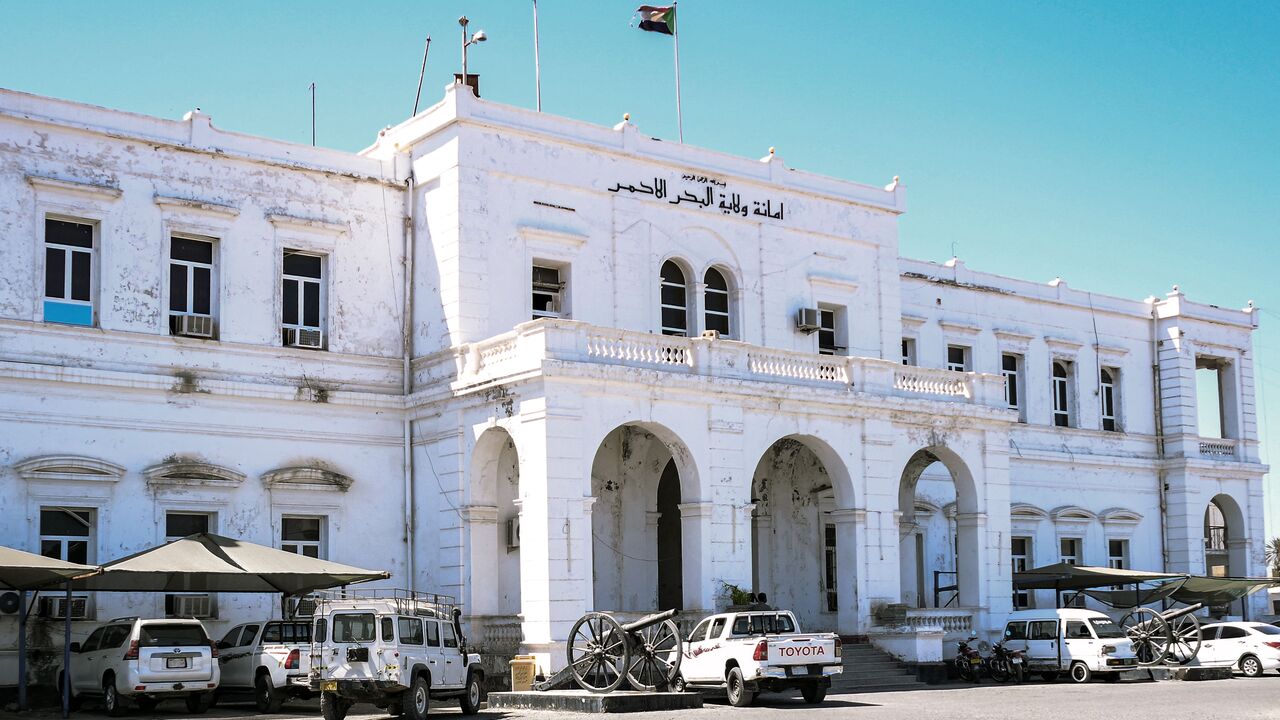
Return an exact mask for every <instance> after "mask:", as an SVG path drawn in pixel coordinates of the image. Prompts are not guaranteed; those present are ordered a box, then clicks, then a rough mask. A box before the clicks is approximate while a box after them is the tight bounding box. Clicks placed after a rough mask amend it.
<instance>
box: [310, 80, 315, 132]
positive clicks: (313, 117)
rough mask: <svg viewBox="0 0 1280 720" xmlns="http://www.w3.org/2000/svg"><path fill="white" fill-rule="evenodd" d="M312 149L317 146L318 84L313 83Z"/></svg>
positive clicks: (311, 88)
mask: <svg viewBox="0 0 1280 720" xmlns="http://www.w3.org/2000/svg"><path fill="white" fill-rule="evenodd" d="M310 90H311V147H315V145H316V84H315V83H314V82H313V83H311V87H310Z"/></svg>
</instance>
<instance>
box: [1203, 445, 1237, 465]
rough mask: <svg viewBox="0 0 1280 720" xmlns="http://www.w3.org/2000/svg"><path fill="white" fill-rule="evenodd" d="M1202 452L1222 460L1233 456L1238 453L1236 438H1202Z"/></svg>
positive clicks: (1204, 454)
mask: <svg viewBox="0 0 1280 720" xmlns="http://www.w3.org/2000/svg"><path fill="white" fill-rule="evenodd" d="M1200 454H1201V455H1203V456H1205V457H1209V458H1216V459H1221V460H1225V459H1228V458H1233V457H1235V455H1236V443H1235V441H1234V440H1201V441H1200Z"/></svg>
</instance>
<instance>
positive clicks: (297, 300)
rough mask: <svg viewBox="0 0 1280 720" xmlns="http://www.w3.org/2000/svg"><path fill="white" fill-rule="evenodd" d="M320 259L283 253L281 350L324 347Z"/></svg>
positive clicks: (297, 253)
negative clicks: (282, 347)
mask: <svg viewBox="0 0 1280 720" xmlns="http://www.w3.org/2000/svg"><path fill="white" fill-rule="evenodd" d="M324 265H325V263H324V257H323V256H321V255H315V254H311V253H304V252H299V251H297V250H285V251H284V266H283V267H284V272H283V277H282V280H281V282H282V283H283V284H282V290H281V300H282V301H283V303H282V306H281V317H280V334H281V340H282V342H283V343H284V345H285V347H299V348H310V349H313V350H318V349H321V348H323V347H324V320H325V299H326V298H325V287H324V284H325V283H324Z"/></svg>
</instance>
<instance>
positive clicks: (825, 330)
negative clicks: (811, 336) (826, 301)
mask: <svg viewBox="0 0 1280 720" xmlns="http://www.w3.org/2000/svg"><path fill="white" fill-rule="evenodd" d="M842 314H843V313H841V312H840V310H839V309H837V308H833V307H819V308H818V354H819V355H838V354H839V353H840V351H842V350H844V348H843V347H841V346H840V344H839V341H838V339H837V337H836V327H837V325H836V323H837V320H838V319H839V318H838V317H837V316H838V315H842Z"/></svg>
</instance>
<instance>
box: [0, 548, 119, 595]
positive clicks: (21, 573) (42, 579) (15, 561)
mask: <svg viewBox="0 0 1280 720" xmlns="http://www.w3.org/2000/svg"><path fill="white" fill-rule="evenodd" d="M96 572H98V568H97V567H96V566H94V565H80V564H79V563H73V562H67V561H65V560H55V559H53V558H47V557H45V556H43V555H36V554H35V553H29V552H23V551H22V550H14V549H13V548H7V547H3V546H0V588H2V589H5V590H36V589H39V588H42V587H48V586H50V585H57V584H60V583H63V582H66V581H67V580H71V579H74V578H79V577H84V576H86V575H93V574H94V573H96Z"/></svg>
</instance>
